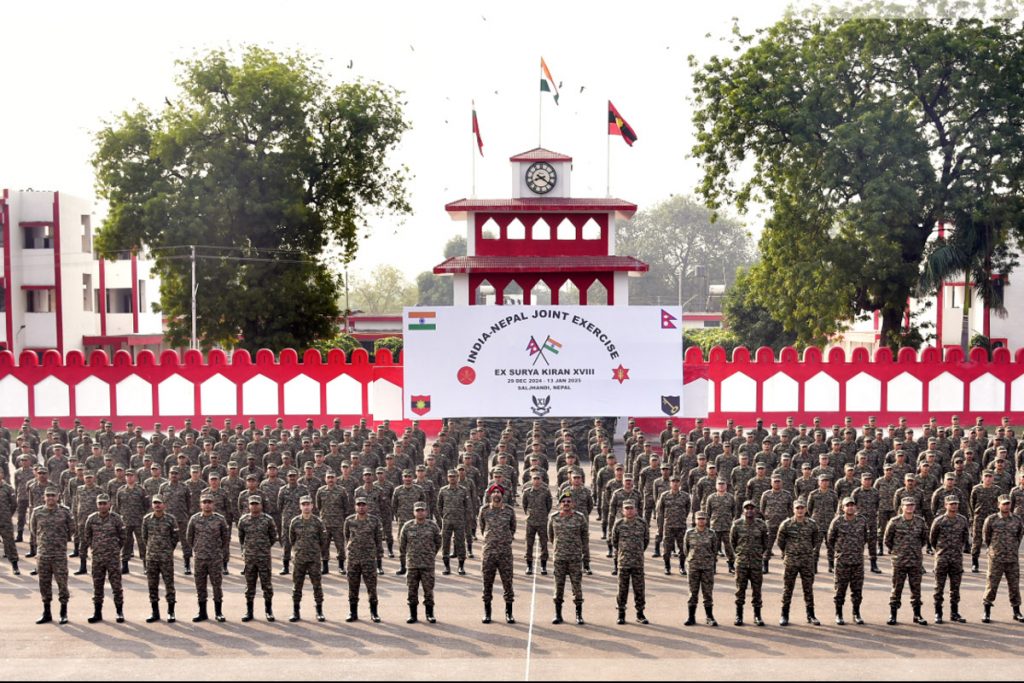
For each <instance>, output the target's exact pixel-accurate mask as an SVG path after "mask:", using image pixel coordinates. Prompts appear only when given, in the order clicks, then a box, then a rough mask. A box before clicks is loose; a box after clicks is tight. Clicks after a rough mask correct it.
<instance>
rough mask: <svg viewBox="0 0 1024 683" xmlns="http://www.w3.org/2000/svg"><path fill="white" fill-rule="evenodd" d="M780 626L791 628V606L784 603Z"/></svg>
mask: <svg viewBox="0 0 1024 683" xmlns="http://www.w3.org/2000/svg"><path fill="white" fill-rule="evenodd" d="M779 626H789V605H787V604H785V603H783V605H782V613H781V614H780V615H779Z"/></svg>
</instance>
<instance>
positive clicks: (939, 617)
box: [935, 602, 942, 624]
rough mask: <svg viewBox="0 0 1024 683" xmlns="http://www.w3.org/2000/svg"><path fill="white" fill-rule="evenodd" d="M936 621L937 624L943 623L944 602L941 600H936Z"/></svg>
mask: <svg viewBox="0 0 1024 683" xmlns="http://www.w3.org/2000/svg"><path fill="white" fill-rule="evenodd" d="M935 623H936V624H941V623H942V603H941V602H936V603H935Z"/></svg>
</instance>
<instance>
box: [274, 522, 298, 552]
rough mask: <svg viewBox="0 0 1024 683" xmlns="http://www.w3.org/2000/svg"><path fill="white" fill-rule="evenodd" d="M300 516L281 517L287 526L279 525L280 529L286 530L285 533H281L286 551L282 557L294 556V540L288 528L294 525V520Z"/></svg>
mask: <svg viewBox="0 0 1024 683" xmlns="http://www.w3.org/2000/svg"><path fill="white" fill-rule="evenodd" d="M298 516H299V515H287V516H285V517H282V518H281V519H282V520H283V521H284V524H285V526H283V527H280V526H279V527H277V528H278V529H283V530H284V531H283V533H281V543H282V544H283V545H284V553H282V555H281V557H284V558H286V559H287V558H290V557H291V556H292V542H291V539H289V538H288V528H289V527H290V526H291V525H292V520H293V519H295V518H296V517H298Z"/></svg>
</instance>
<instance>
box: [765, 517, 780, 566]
mask: <svg viewBox="0 0 1024 683" xmlns="http://www.w3.org/2000/svg"><path fill="white" fill-rule="evenodd" d="M765 524H767V525H768V547H767V548H766V549H765V551H764V559H766V560H767V559H769V558H772V557H775V553H774V552H773V549H774V548H775V539H777V538H778V537H779V526H781V525H782V522H778V523H774V522H769V521H767V520H765Z"/></svg>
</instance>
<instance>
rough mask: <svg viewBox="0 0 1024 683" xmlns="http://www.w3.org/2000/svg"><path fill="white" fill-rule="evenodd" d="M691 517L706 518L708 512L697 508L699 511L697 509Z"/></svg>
mask: <svg viewBox="0 0 1024 683" xmlns="http://www.w3.org/2000/svg"><path fill="white" fill-rule="evenodd" d="M693 518H694V519H707V518H708V513H706V512H704V511H703V510H699V511H698V512H697V513H696V514H695V515H694V516H693Z"/></svg>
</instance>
